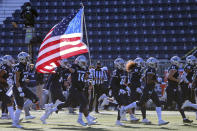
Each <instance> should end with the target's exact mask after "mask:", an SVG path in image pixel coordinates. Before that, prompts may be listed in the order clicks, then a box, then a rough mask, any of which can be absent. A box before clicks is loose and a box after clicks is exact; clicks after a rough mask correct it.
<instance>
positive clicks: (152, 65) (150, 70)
mask: <svg viewBox="0 0 197 131" xmlns="http://www.w3.org/2000/svg"><path fill="white" fill-rule="evenodd" d="M146 63H147V69H146V71H145V74H144V78H143V79H144V82H145V87H144V89H143V94H142V96H141V98H140V101H139V102H137V105H138V106H140V108H141V112H142V117H143V120H142V123H145V124H149V123H151V122H150V121H149V120H148V119H146V106H145V105H146V102H147V101H148V100H149V99H152V101H153V102H154V103H155V105H156V112H157V117H158V125H166V124H168V123H169V122H166V121H164V120H162V115H161V112H162V111H161V110H162V109H161V103H160V101H159V98H158V95H157V93H156V92H155V90H154V89H155V84H156V83H157V72H156V70H157V64H158V60H157V59H156V58H154V57H150V58H149V59H148V60H147V61H146Z"/></svg>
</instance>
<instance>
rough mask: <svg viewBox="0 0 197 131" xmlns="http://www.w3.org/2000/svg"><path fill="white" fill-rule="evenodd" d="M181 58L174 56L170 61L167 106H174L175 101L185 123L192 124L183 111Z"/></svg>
mask: <svg viewBox="0 0 197 131" xmlns="http://www.w3.org/2000/svg"><path fill="white" fill-rule="evenodd" d="M180 60H181V59H180V58H179V57H178V56H173V57H172V58H171V59H170V62H171V66H170V68H169V69H168V77H167V78H168V86H167V88H166V93H167V103H166V106H167V107H168V106H170V105H172V101H175V102H176V103H177V105H178V109H179V112H180V113H181V116H182V118H183V122H184V123H192V122H193V121H192V120H189V119H187V118H186V116H185V113H184V110H183V109H181V106H182V104H183V102H184V101H183V99H182V97H181V92H180V91H179V83H180V80H181V78H180V76H179V65H180Z"/></svg>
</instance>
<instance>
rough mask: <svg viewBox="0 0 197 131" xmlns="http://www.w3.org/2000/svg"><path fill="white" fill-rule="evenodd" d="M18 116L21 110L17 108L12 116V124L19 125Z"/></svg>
mask: <svg viewBox="0 0 197 131" xmlns="http://www.w3.org/2000/svg"><path fill="white" fill-rule="evenodd" d="M20 115H21V110H20V109H18V108H17V109H16V111H15V114H14V123H16V124H18V123H19V118H20Z"/></svg>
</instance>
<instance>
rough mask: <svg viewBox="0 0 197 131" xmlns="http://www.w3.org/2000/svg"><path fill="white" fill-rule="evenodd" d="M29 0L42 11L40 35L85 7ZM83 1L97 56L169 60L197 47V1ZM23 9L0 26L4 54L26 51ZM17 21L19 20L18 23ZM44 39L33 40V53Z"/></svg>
mask: <svg viewBox="0 0 197 131" xmlns="http://www.w3.org/2000/svg"><path fill="white" fill-rule="evenodd" d="M30 1H31V3H32V5H33V7H34V8H35V9H37V11H38V13H39V17H38V18H37V19H36V24H35V29H36V36H37V37H39V38H41V39H42V38H44V36H45V35H46V33H47V32H48V31H49V30H50V28H52V26H53V25H55V24H56V23H57V22H59V21H60V20H61V19H62V18H63V17H65V16H67V15H69V14H70V13H71V12H72V11H74V10H77V9H78V8H79V7H80V0H75V1H73V0H30ZM83 4H84V6H85V18H86V25H87V33H88V38H89V44H90V51H91V58H92V59H114V58H116V57H118V56H119V57H123V58H125V59H132V58H135V57H137V56H141V57H143V58H147V57H150V56H153V57H156V58H160V59H169V58H170V57H172V56H173V55H179V56H183V55H184V54H185V53H187V52H188V51H190V50H191V49H193V48H194V47H195V46H197V6H196V5H197V0H121V1H120V0H99V1H96V0H89V1H87V2H84V3H83ZM19 14H20V11H19V10H16V11H15V12H14V13H13V14H12V17H7V19H6V20H5V21H4V24H1V25H0V47H1V49H0V50H1V55H4V54H12V55H16V54H17V53H18V52H20V51H22V50H24V51H27V45H25V44H24V37H25V31H24V30H23V24H22V20H21V19H20V15H19ZM12 21H17V23H18V28H14V27H13V26H12V24H11V22H12ZM84 42H85V43H86V40H85V37H84ZM39 44H40V43H38V44H36V45H34V48H33V49H34V52H35V53H34V55H35V56H34V57H36V55H37V52H38V49H39Z"/></svg>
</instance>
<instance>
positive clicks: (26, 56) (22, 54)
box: [18, 52, 30, 64]
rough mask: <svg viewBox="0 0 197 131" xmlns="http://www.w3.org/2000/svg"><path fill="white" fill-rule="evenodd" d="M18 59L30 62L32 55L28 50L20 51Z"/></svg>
mask: <svg viewBox="0 0 197 131" xmlns="http://www.w3.org/2000/svg"><path fill="white" fill-rule="evenodd" d="M18 61H19V62H20V63H23V64H28V63H29V62H30V56H29V54H28V53H26V52H20V53H19V54H18Z"/></svg>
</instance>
